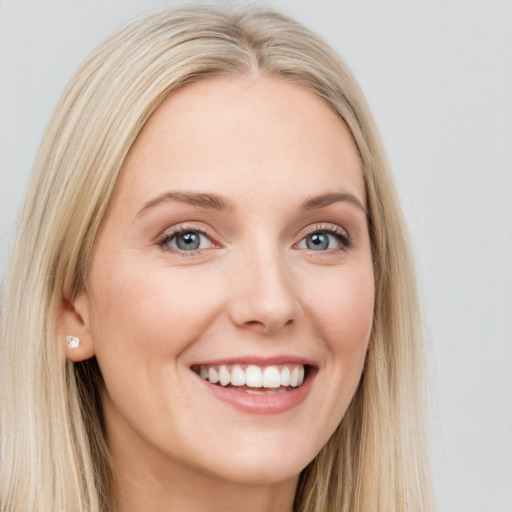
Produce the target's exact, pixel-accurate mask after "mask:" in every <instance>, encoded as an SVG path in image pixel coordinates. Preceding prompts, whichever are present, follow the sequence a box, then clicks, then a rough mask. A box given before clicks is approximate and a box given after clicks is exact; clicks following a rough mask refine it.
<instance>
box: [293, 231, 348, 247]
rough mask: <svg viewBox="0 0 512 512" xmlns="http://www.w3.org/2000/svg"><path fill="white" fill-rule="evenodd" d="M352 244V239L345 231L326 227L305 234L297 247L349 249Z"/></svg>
mask: <svg viewBox="0 0 512 512" xmlns="http://www.w3.org/2000/svg"><path fill="white" fill-rule="evenodd" d="M350 245H351V244H350V239H349V237H348V235H347V234H346V233H345V232H343V231H341V230H335V229H332V230H331V229H329V230H327V229H324V230H322V231H320V230H319V231H315V232H314V233H310V234H309V235H307V236H305V237H304V238H303V239H302V240H301V241H300V242H299V243H298V245H297V247H299V248H300V249H309V250H310V251H317V252H318V251H328V250H333V249H334V250H336V249H348V248H349V247H350Z"/></svg>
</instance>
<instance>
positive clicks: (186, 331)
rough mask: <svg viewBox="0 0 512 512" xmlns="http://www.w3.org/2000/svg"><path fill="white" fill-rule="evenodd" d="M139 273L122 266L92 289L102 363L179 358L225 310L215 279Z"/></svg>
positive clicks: (158, 270)
mask: <svg viewBox="0 0 512 512" xmlns="http://www.w3.org/2000/svg"><path fill="white" fill-rule="evenodd" d="M134 267H136V265H135V264H124V265H123V264H122V262H121V263H119V261H118V262H117V264H116V267H115V269H114V270H112V271H111V272H109V273H108V274H103V275H102V274H101V273H99V272H98V273H97V274H96V275H97V279H96V282H95V283H92V284H93V291H94V292H95V293H94V298H95V300H94V314H93V316H92V318H91V326H92V334H93V340H94V343H95V348H96V353H97V356H98V359H100V358H101V357H102V356H103V355H107V354H108V353H111V352H113V351H117V352H118V355H117V357H123V358H125V359H127V358H129V357H131V358H132V359H134V360H137V359H139V360H140V358H150V357H151V356H156V355H161V356H162V355H163V356H166V355H167V356H171V355H176V354H178V353H180V352H181V351H182V350H184V349H185V348H187V346H188V345H189V344H190V343H192V342H193V341H194V340H195V339H196V338H197V336H199V335H200V333H201V332H202V330H203V328H204V325H206V324H208V322H209V321H210V318H212V317H213V316H214V315H215V313H216V311H218V309H219V302H220V298H219V295H218V294H217V293H216V289H217V287H218V286H217V285H218V284H217V283H215V279H216V278H215V276H212V275H209V276H208V278H206V276H204V275H203V274H202V273H201V272H197V271H195V272H186V271H182V272H175V271H173V272H171V269H169V268H166V267H165V266H160V267H158V266H157V267H154V268H146V269H144V271H139V272H137V273H135V272H132V271H131V270H132V269H133V268H134ZM212 280H213V281H214V282H212ZM127 348H129V349H130V350H127Z"/></svg>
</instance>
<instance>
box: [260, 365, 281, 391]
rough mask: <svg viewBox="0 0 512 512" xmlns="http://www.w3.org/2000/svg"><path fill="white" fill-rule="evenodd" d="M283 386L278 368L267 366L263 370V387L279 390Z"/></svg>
mask: <svg viewBox="0 0 512 512" xmlns="http://www.w3.org/2000/svg"><path fill="white" fill-rule="evenodd" d="M280 386H281V375H280V373H279V370H278V369H277V366H267V367H266V368H265V369H264V370H263V387H264V388H279V387H280Z"/></svg>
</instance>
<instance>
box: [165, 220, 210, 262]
mask: <svg viewBox="0 0 512 512" xmlns="http://www.w3.org/2000/svg"><path fill="white" fill-rule="evenodd" d="M185 233H198V234H199V235H203V236H205V237H206V238H208V239H209V240H211V242H212V244H213V245H215V241H214V239H213V237H212V236H211V235H209V234H208V233H207V232H206V231H204V230H202V229H198V228H196V227H193V226H180V227H179V228H176V229H174V230H172V231H171V232H168V233H165V234H164V235H163V236H162V238H160V240H158V242H157V245H158V246H160V248H161V249H162V250H163V251H166V252H173V253H176V254H180V255H182V256H194V255H196V254H198V253H199V252H201V251H202V250H203V249H196V250H192V251H183V250H180V249H178V248H175V247H170V246H169V245H167V244H168V243H169V242H170V241H171V240H172V239H173V238H176V237H178V236H179V235H183V234H185Z"/></svg>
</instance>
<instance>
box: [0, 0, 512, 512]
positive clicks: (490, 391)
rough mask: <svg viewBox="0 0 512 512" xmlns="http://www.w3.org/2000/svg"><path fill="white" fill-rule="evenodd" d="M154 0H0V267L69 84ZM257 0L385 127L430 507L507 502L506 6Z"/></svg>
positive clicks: (444, 509)
mask: <svg viewBox="0 0 512 512" xmlns="http://www.w3.org/2000/svg"><path fill="white" fill-rule="evenodd" d="M165 3H167V4H169V3H174V2H170V1H168V2H163V1H156V0H154V1H149V0H147V1H143V0H137V1H135V0H123V1H113V0H102V1H91V0H89V1H85V0H81V1H80V0H66V1H64V0H63V1H60V2H59V1H56V0H44V2H43V1H37V0H33V1H29V0H3V1H0V278H3V275H4V273H5V268H6V264H7V257H8V253H9V249H10V244H11V238H12V235H13V231H14V224H15V222H16V216H17V212H18V209H19V206H20V201H21V198H22V194H23V190H24V188H25V186H26V182H27V178H28V175H29V172H30V169H31V166H32V164H33V160H34V156H35V152H36V150H37V147H38V144H39V141H40V139H41V136H42V132H43V130H44V127H45V125H46V123H47V122H48V119H49V117H50V113H51V111H52V109H53V107H54V105H55V103H56V101H57V98H58V96H59V94H60V93H61V91H62V89H63V87H64V85H65V84H66V82H67V81H68V80H69V78H70V76H71V74H72V73H73V72H74V70H75V69H76V68H77V66H78V65H79V64H80V62H81V61H82V60H83V59H84V58H85V56H86V55H87V54H88V53H89V52H90V51H91V50H92V49H93V48H94V47H95V46H96V45H97V44H98V43H99V42H100V41H101V40H102V39H103V38H105V37H106V36H107V35H108V34H109V33H110V32H111V31H112V30H113V29H115V28H116V27H118V26H119V25H120V24H121V23H123V22H125V21H126V20H127V19H129V18H131V17H133V16H135V15H136V14H138V13H140V12H142V11H144V10H146V9H149V8H151V7H154V6H158V5H163V4H165ZM239 3H240V2H239ZM253 3H258V2H253ZM266 3H267V4H269V5H274V6H277V7H278V8H280V9H281V10H283V11H284V12H287V13H289V14H291V15H293V16H294V17H296V18H298V19H299V20H300V21H303V22H304V23H306V24H307V25H308V26H309V27H311V28H313V29H314V30H316V31H317V32H319V33H320V34H321V35H323V36H324V38H326V39H327V41H328V42H329V43H331V44H332V45H333V46H334V47H335V48H336V49H337V50H338V51H339V52H340V53H341V55H342V56H343V57H344V59H345V60H346V61H347V62H348V64H349V65H350V66H351V68H352V70H353V71H354V73H355V75H356V77H357V78H358V80H359V81H360V83H361V85H362V87H363V89H364V91H365V93H366V95H367V97H368V100H369V103H370V106H371V108H372V110H373V112H374V115H375V117H376V120H377V123H378V125H379V127H380V129H381V132H382V134H383V138H384V143H385V146H386V149H387V151H388V155H389V158H390V160H391V163H392V166H393V169H394V172H395V175H396V178H397V184H398V188H399V191H400V195H401V196H402V199H403V204H404V208H405V211H406V214H407V218H408V221H409V225H410V229H411V232H412V235H413V241H414V245H415V248H416V252H417V256H418V269H419V275H420V281H421V289H422V300H423V303H424V306H425V319H426V325H427V339H428V343H429V354H430V374H431V386H430V387H431V400H430V402H431V410H430V414H429V417H430V419H431V437H432V454H433V463H434V477H435V485H436V493H437V499H438V503H439V510H440V512H448V511H450V512H451V511H454V512H511V511H512V322H511V317H512V211H511V210H512V2H511V1H499V0H479V1H477V0H473V1H471V0H464V1H457V0H445V1H435V0H430V1H427V0H402V1H395V0H381V1H370V0H359V1H355V0H352V1H350V0H338V1H334V0H333V1H328V0H322V1H318V0H317V1H316V2H314V1H312V0H309V1H298V0H296V1H293V0H286V1H284V0H282V1H276V0H274V1H270V2H266ZM20 286H23V283H20Z"/></svg>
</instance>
